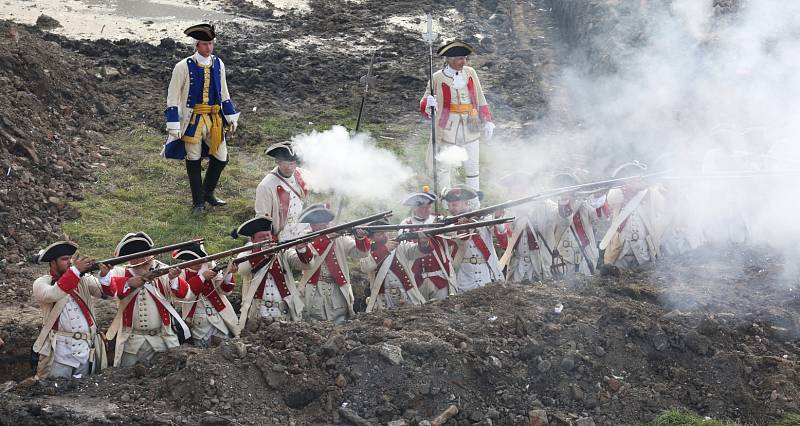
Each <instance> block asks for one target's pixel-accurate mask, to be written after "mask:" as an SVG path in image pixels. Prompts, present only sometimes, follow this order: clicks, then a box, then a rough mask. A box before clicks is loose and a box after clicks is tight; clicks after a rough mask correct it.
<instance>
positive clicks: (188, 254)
mask: <svg viewBox="0 0 800 426" xmlns="http://www.w3.org/2000/svg"><path fill="white" fill-rule="evenodd" d="M206 256H208V253H207V252H206V248H205V247H203V244H202V243H200V244H192V245H190V246H189V247H185V248H182V249H180V250H175V251H173V252H172V258H173V259H178V260H182V261H189V260H195V259H200V258H201V257H206Z"/></svg>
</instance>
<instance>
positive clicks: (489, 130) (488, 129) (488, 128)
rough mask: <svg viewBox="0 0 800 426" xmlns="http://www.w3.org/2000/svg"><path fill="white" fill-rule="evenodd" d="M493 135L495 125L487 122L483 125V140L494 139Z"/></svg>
mask: <svg viewBox="0 0 800 426" xmlns="http://www.w3.org/2000/svg"><path fill="white" fill-rule="evenodd" d="M492 135H494V123H492V122H491V121H487V122H486V123H484V125H483V135H482V136H483V140H485V141H488V140H490V139H492Z"/></svg>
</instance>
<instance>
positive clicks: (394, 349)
mask: <svg viewBox="0 0 800 426" xmlns="http://www.w3.org/2000/svg"><path fill="white" fill-rule="evenodd" d="M378 352H379V353H380V354H381V355H383V357H384V358H386V360H387V361H389V362H390V363H392V364H393V365H400V363H401V362H403V349H401V348H400V347H399V346H395V345H392V344H389V343H385V342H384V343H381V345H380V346H378Z"/></svg>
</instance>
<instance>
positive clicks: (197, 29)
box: [183, 24, 217, 41]
mask: <svg viewBox="0 0 800 426" xmlns="http://www.w3.org/2000/svg"><path fill="white" fill-rule="evenodd" d="M183 33H184V34H186V35H188V36H189V37H191V38H193V39H195V40H198V41H214V39H215V38H216V37H217V33H216V32H215V31H214V26H213V25H211V24H197V25H192V26H191V27H189V28H187V29H185V30H184V31H183Z"/></svg>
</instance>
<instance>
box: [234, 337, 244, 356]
mask: <svg viewBox="0 0 800 426" xmlns="http://www.w3.org/2000/svg"><path fill="white" fill-rule="evenodd" d="M233 349H234V351H235V352H236V356H237V357H238V358H244V357H245V356H247V346H245V344H244V342H242V341H238V342H234V343H233Z"/></svg>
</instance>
